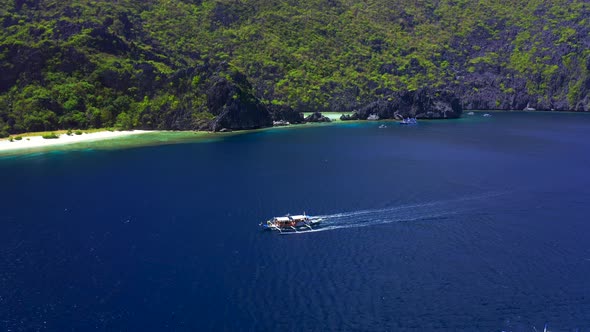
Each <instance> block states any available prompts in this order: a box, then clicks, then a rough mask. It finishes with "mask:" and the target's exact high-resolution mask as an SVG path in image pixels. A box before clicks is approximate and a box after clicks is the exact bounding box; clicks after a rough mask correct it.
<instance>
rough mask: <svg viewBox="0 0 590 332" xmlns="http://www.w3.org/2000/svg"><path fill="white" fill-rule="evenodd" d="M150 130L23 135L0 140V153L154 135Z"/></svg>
mask: <svg viewBox="0 0 590 332" xmlns="http://www.w3.org/2000/svg"><path fill="white" fill-rule="evenodd" d="M155 132H157V131H151V130H124V131H107V130H105V131H97V132H92V133H83V134H81V135H76V134H71V135H67V134H57V136H58V138H43V137H42V136H41V135H32V136H31V135H30V134H27V133H25V134H23V135H22V136H18V137H21V139H20V140H15V139H14V137H11V138H12V139H13V140H12V141H11V140H10V139H9V138H5V139H1V140H0V153H2V152H26V151H28V150H31V149H39V148H50V147H55V146H63V145H70V144H76V143H84V142H94V141H104V140H110V139H115V138H121V137H127V136H131V135H141V134H147V133H155Z"/></svg>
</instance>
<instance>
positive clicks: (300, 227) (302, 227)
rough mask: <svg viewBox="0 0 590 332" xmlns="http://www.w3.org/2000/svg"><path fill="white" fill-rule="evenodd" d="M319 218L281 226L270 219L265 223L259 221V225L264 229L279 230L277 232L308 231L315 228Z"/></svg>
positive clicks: (319, 220)
mask: <svg viewBox="0 0 590 332" xmlns="http://www.w3.org/2000/svg"><path fill="white" fill-rule="evenodd" d="M320 223H321V219H315V220H310V221H307V222H303V221H301V222H297V223H295V224H294V225H290V226H283V225H279V224H277V223H273V222H272V221H270V220H269V221H267V222H265V223H261V224H260V226H261V227H262V230H265V231H279V232H281V233H282V232H303V231H310V230H313V229H316V228H317V227H319V226H320Z"/></svg>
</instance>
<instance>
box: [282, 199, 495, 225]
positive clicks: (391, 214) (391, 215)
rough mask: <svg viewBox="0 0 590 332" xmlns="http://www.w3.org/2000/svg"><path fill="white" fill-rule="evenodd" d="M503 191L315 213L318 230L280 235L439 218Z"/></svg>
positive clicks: (463, 209)
mask: <svg viewBox="0 0 590 332" xmlns="http://www.w3.org/2000/svg"><path fill="white" fill-rule="evenodd" d="M502 194H503V193H497V192H496V193H486V194H481V195H477V196H469V197H461V198H456V199H450V200H441V201H434V202H426V203H420V204H411V205H402V206H395V207H389V208H383V209H373V210H361V211H351V212H342V213H335V214H328V215H322V216H317V217H319V218H322V219H323V221H322V225H321V226H320V227H319V228H317V229H313V230H308V231H301V232H285V233H282V234H285V235H287V234H301V233H313V232H325V231H331V230H335V229H344V228H358V227H367V226H374V225H381V224H388V223H393V222H409V221H419V220H427V219H433V218H440V217H444V216H449V215H453V214H457V213H463V212H467V211H469V210H471V209H470V208H469V207H465V206H464V204H462V203H464V202H466V201H470V200H481V199H485V198H490V197H494V196H499V195H502ZM460 203H461V204H460Z"/></svg>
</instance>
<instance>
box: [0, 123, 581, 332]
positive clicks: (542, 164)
mask: <svg viewBox="0 0 590 332" xmlns="http://www.w3.org/2000/svg"><path fill="white" fill-rule="evenodd" d="M381 124H386V125H388V127H387V128H378V127H379V125H381ZM0 185H1V187H0V331H89V330H99V331H431V330H439V331H446V330H451V331H539V332H540V331H543V329H544V328H547V330H550V331H576V330H578V331H590V114H556V113H541V114H539V113H534V114H531V113H493V116H492V117H489V118H484V117H482V116H481V113H476V115H474V116H471V117H470V116H467V115H465V117H464V118H463V119H459V120H445V121H431V122H427V121H422V122H421V123H420V124H419V125H418V126H408V127H404V126H399V125H396V124H395V123H388V122H366V123H342V124H334V125H327V126H317V127H307V128H292V129H271V130H265V131H258V132H250V133H245V134H240V135H234V136H228V137H225V138H223V139H221V140H217V141H214V142H205V143H203V142H195V143H189V144H177V145H165V146H155V147H141V148H130V149H120V150H111V151H104V150H103V151H100V150H97V151H68V152H53V153H45V154H35V155H25V156H18V157H4V158H0ZM303 211H305V212H307V213H308V214H311V215H320V216H324V218H325V220H324V224H323V227H322V228H319V229H318V230H316V231H313V232H308V233H301V234H291V235H280V234H278V233H274V232H262V231H261V230H260V229H259V227H258V224H259V223H260V222H261V221H263V220H266V219H268V218H271V217H273V216H279V215H284V214H286V213H292V214H295V213H302V212H303Z"/></svg>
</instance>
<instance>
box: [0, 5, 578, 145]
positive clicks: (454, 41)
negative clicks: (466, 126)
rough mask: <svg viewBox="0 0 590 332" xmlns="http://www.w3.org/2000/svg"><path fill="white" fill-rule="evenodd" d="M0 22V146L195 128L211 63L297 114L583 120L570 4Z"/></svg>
mask: <svg viewBox="0 0 590 332" xmlns="http://www.w3.org/2000/svg"><path fill="white" fill-rule="evenodd" d="M0 22H3V29H2V30H0V137H6V136H8V134H9V133H12V134H14V133H22V132H33V131H52V130H57V129H69V128H72V129H73V128H80V129H84V130H86V129H90V128H104V127H114V128H117V129H131V128H146V129H198V128H203V127H206V126H207V124H208V123H210V122H211V121H212V120H213V119H214V118H215V116H216V115H217V114H213V113H212V112H211V110H210V109H208V107H207V90H208V88H209V87H210V84H211V78H212V77H213V76H215V75H218V76H222V77H227V78H228V79H230V80H231V77H232V73H230V72H223V71H222V72H219V68H220V67H219V64H220V63H222V62H227V63H228V64H229V68H230V71H235V72H240V73H243V74H244V75H246V77H247V78H248V80H249V81H250V82H251V83H252V85H253V88H254V94H255V95H256V96H257V97H258V98H260V99H261V100H262V101H264V102H266V103H267V104H269V105H290V106H292V107H293V108H295V109H296V110H300V111H315V110H319V111H330V110H331V111H350V110H353V109H355V108H358V107H361V106H363V105H366V104H367V103H369V102H371V101H374V100H376V99H378V98H383V97H387V96H388V95H390V94H391V93H392V92H393V91H398V90H415V89H418V88H421V87H425V86H429V87H437V88H445V89H450V90H454V91H455V92H456V93H457V94H458V95H459V96H460V97H461V98H463V100H464V103H465V105H467V106H469V105H471V104H470V103H476V102H479V104H478V105H480V106H481V107H486V105H488V106H489V107H490V108H514V107H522V105H520V104H519V103H518V102H519V101H523V102H524V103H525V104H526V102H527V101H531V100H535V101H538V103H539V108H547V109H549V108H553V107H557V108H563V109H576V107H580V106H578V105H582V106H584V105H585V107H588V105H587V103H588V98H587V96H588V90H589V89H590V88H589V87H590V51H589V50H588V49H587V48H584V47H583V45H588V44H589V43H590V41H589V40H590V28H589V27H590V4H589V3H588V2H587V1H583V0H568V1H561V0H546V1H540V0H534V1H512V0H511V1H508V0H500V1H491V2H490V1H485V0H474V1H463V0H461V1H457V0H419V1H412V2H408V1H403V0H392V1H386V0H372V1H361V2H359V1H350V0H308V1H304V2H297V1H284V0H279V1H269V0H252V1H235V0H213V1H211V0H204V1H189V0H179V1H167V0H166V1H165V0H147V1H141V2H138V1H131V0H120V1H116V2H110V1H94V0H80V1H71V0H66V1H49V0H25V1H12V0H0ZM234 96H235V95H234ZM514 100H516V101H514ZM473 105H475V104H473ZM555 105H557V106H555ZM70 134H71V133H70ZM76 134H78V132H76Z"/></svg>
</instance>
